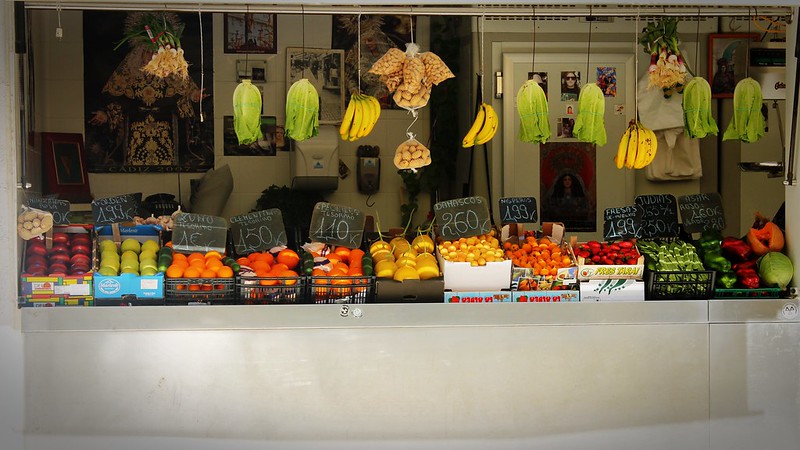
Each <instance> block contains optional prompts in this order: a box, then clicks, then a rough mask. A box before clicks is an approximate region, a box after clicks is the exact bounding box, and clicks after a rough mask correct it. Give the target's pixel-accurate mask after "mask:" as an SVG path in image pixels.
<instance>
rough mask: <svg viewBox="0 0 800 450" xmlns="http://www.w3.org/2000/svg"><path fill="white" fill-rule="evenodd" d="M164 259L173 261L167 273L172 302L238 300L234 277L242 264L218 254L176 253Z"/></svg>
mask: <svg viewBox="0 0 800 450" xmlns="http://www.w3.org/2000/svg"><path fill="white" fill-rule="evenodd" d="M167 245H168V246H169V245H170V243H168V244H167ZM164 255H168V256H169V257H171V260H170V261H169V266H168V267H167V270H166V271H165V273H164V275H165V277H166V279H165V282H166V287H167V296H168V297H171V299H187V298H188V299H194V300H210V299H212V298H213V299H218V300H221V299H225V300H233V299H234V297H235V291H234V276H235V273H236V272H235V269H237V268H238V264H237V263H236V261H234V260H233V258H231V257H229V256H226V255H224V254H222V253H220V252H218V251H215V250H211V251H208V252H205V253H201V252H193V253H189V254H184V253H178V252H175V251H173V252H165V253H164ZM164 258H165V259H166V258H167V257H166V256H165V257H164ZM161 262H162V263H165V262H166V261H161ZM197 291H200V292H197Z"/></svg>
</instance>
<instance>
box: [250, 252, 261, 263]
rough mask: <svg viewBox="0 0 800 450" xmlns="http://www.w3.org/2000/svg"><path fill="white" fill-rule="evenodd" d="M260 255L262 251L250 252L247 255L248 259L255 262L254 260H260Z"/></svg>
mask: <svg viewBox="0 0 800 450" xmlns="http://www.w3.org/2000/svg"><path fill="white" fill-rule="evenodd" d="M260 255H261V253H250V254H249V255H247V259H248V260H249V261H250V262H253V261H256V260H258V257H259V256H260Z"/></svg>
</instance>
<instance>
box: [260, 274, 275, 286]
mask: <svg viewBox="0 0 800 450" xmlns="http://www.w3.org/2000/svg"><path fill="white" fill-rule="evenodd" d="M273 277H274V275H273V274H271V273H269V274H267V275H266V276H265V277H264V279H263V280H261V281H260V284H261V285H262V286H275V285H276V284H278V280H276V279H274V278H273Z"/></svg>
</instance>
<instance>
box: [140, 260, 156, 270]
mask: <svg viewBox="0 0 800 450" xmlns="http://www.w3.org/2000/svg"><path fill="white" fill-rule="evenodd" d="M146 268H152V269H154V270H158V263H156V260H155V259H144V260H142V261H139V269H140V270H141V271H142V272H144V269H146Z"/></svg>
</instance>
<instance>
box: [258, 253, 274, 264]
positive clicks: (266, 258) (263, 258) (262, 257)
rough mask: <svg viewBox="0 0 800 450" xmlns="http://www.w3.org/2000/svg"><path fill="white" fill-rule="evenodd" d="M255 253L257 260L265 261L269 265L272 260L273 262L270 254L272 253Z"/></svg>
mask: <svg viewBox="0 0 800 450" xmlns="http://www.w3.org/2000/svg"><path fill="white" fill-rule="evenodd" d="M257 255H258V258H257V259H258V260H259V261H266V263H267V264H269V265H270V266H271V265H272V263H273V262H275V258H274V257H273V256H272V253H270V252H261V253H257Z"/></svg>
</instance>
